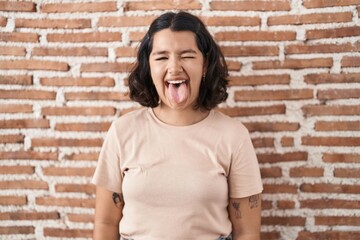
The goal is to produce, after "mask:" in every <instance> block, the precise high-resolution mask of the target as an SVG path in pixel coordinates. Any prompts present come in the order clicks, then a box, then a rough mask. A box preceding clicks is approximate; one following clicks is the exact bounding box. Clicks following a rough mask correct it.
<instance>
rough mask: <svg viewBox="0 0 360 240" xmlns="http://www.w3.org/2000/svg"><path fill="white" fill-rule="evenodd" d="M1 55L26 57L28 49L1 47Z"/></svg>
mask: <svg viewBox="0 0 360 240" xmlns="http://www.w3.org/2000/svg"><path fill="white" fill-rule="evenodd" d="M0 54H1V55H9V56H21V57H24V56H25V55H26V49H25V48H24V47H10V46H6V47H1V46H0Z"/></svg>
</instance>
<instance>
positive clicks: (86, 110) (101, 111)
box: [41, 107, 115, 116]
mask: <svg viewBox="0 0 360 240" xmlns="http://www.w3.org/2000/svg"><path fill="white" fill-rule="evenodd" d="M41 113H42V114H43V115H47V116H57V115H60V116H71V115H85V116H96V115H99V116H107V115H114V114H115V108H113V107H44V108H42V110H41Z"/></svg>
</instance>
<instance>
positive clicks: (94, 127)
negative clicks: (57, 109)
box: [55, 122, 111, 132]
mask: <svg viewBox="0 0 360 240" xmlns="http://www.w3.org/2000/svg"><path fill="white" fill-rule="evenodd" d="M110 125H111V123H110V122H99V123H96V122H91V123H57V124H56V125H55V130H56V131H76V132H78V131H90V132H106V131H107V130H109V127H110Z"/></svg>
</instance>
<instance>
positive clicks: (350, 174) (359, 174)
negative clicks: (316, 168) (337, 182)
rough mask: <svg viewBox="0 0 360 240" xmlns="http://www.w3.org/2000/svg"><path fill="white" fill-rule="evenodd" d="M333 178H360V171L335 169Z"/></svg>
mask: <svg viewBox="0 0 360 240" xmlns="http://www.w3.org/2000/svg"><path fill="white" fill-rule="evenodd" d="M334 177H340V178H360V169H352V168H335V170H334Z"/></svg>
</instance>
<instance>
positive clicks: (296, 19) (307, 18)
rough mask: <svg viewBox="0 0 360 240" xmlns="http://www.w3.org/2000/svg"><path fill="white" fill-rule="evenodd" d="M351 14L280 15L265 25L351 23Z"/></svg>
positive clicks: (270, 19) (272, 17)
mask: <svg viewBox="0 0 360 240" xmlns="http://www.w3.org/2000/svg"><path fill="white" fill-rule="evenodd" d="M351 21H352V13H351V12H336V13H311V14H303V15H282V16H271V17H269V18H268V22H267V24H268V25H269V26H272V25H302V24H316V23H336V22H351Z"/></svg>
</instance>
